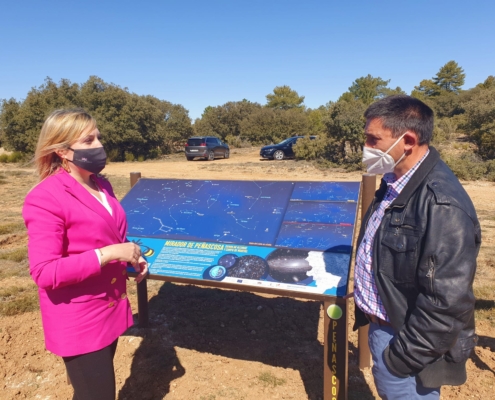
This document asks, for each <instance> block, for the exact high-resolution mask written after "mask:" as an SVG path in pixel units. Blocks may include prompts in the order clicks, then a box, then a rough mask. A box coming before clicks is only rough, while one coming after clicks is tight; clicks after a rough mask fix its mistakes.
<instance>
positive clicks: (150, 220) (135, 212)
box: [121, 179, 294, 246]
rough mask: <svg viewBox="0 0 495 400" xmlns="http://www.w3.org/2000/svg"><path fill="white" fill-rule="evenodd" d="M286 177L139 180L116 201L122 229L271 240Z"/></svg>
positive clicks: (288, 185)
mask: <svg viewBox="0 0 495 400" xmlns="http://www.w3.org/2000/svg"><path fill="white" fill-rule="evenodd" d="M293 186H294V183H292V182H269V181H210V180H205V181H199V180H165V179H141V180H140V181H139V182H138V183H137V184H136V185H135V186H134V187H133V188H132V189H131V191H130V192H129V193H128V194H127V195H126V196H125V197H124V199H123V200H122V202H121V203H122V206H123V207H124V209H125V211H126V214H127V219H128V225H129V228H128V234H129V235H133V236H146V237H157V238H168V239H187V240H205V241H210V242H211V241H213V242H222V243H239V244H250V243H255V244H261V245H268V246H270V245H273V244H274V243H275V238H276V235H277V233H278V230H279V228H280V224H281V223H282V219H283V216H284V213H285V210H286V207H287V204H288V202H289V199H290V195H291V193H292V189H293Z"/></svg>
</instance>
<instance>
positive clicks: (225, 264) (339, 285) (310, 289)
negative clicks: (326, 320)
mask: <svg viewBox="0 0 495 400" xmlns="http://www.w3.org/2000/svg"><path fill="white" fill-rule="evenodd" d="M359 188H360V183H359V182H283V181H218V180H171V179H141V180H139V181H138V183H137V184H136V185H135V186H134V187H133V188H132V189H131V190H130V191H129V193H128V194H127V195H126V196H125V197H124V199H122V202H121V204H122V206H123V207H124V209H125V211H126V214H127V219H128V224H129V228H128V238H129V240H132V241H135V242H136V243H138V244H139V245H140V246H141V248H142V251H143V254H144V255H145V257H146V258H147V260H148V262H149V264H150V273H151V274H156V275H162V276H169V277H179V278H190V279H198V280H214V281H223V282H229V283H235V284H239V285H250V286H266V287H271V288H274V289H276V288H279V289H284V290H291V291H296V292H303V293H318V294H327V295H333V296H342V295H345V294H346V292H347V282H348V274H349V266H350V259H351V250H352V248H351V246H352V239H353V233H354V224H355V219H356V213H357V209H358V198H359Z"/></svg>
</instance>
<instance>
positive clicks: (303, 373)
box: [0, 148, 495, 400]
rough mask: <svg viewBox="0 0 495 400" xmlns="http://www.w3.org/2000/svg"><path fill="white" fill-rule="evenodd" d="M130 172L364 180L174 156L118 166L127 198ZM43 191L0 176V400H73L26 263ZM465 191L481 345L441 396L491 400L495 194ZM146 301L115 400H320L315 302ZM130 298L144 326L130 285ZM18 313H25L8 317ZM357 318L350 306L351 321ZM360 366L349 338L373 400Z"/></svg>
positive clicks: (260, 298)
mask: <svg viewBox="0 0 495 400" xmlns="http://www.w3.org/2000/svg"><path fill="white" fill-rule="evenodd" d="M133 171H139V172H141V173H142V176H143V177H150V178H187V179H240V180H328V181H357V180H361V174H360V173H345V172H339V171H328V170H327V171H320V170H318V169H316V168H314V167H313V166H311V165H310V164H308V163H305V162H297V161H294V160H284V161H280V162H275V161H262V160H260V159H259V157H258V149H254V148H253V149H239V150H233V151H232V154H231V158H230V159H228V160H215V161H213V162H206V161H201V160H198V161H193V162H187V161H185V158H184V156H183V155H174V156H170V157H168V158H166V159H164V160H161V161H151V162H142V163H137V162H136V163H112V164H110V165H108V166H107V168H106V169H105V171H104V172H105V173H106V174H107V176H108V178H109V180H110V182H111V183H112V184H113V186H114V189H115V191H116V193H117V196H118V197H119V198H122V196H123V195H124V194H125V193H126V192H127V190H128V189H129V173H130V172H133ZM35 182H36V178H35V177H34V175H33V170H32V169H31V168H28V167H25V166H19V165H0V215H1V220H0V221H1V222H0V260H1V262H2V268H0V306H1V309H0V311H2V312H1V313H0V378H2V381H1V382H0V399H17V398H19V399H22V398H28V399H70V398H72V390H71V387H70V386H69V385H67V383H66V375H65V368H64V365H63V363H62V361H61V359H60V358H58V357H57V356H55V355H53V354H50V353H49V352H47V351H46V350H45V348H44V342H43V332H42V328H41V320H40V314H39V311H38V310H37V304H36V288H35V286H34V284H33V282H32V281H31V279H30V277H29V273H28V264H27V260H26V259H25V246H26V233H25V229H24V228H23V226H22V218H21V215H20V211H21V207H22V202H23V198H24V196H25V194H26V193H27V192H28V190H29V189H30V188H31V187H32V186H33V185H34V183H35ZM463 185H464V187H465V188H466V190H467V191H468V193H469V194H470V196H471V198H472V199H473V202H474V204H475V206H476V209H477V211H478V216H479V218H480V221H481V223H482V229H483V246H482V250H481V254H480V256H479V259H478V260H479V265H478V272H477V276H476V280H475V285H474V287H475V292H476V294H477V297H478V302H477V310H476V316H477V331H478V335H479V336H480V340H479V343H478V345H477V347H476V349H475V352H474V353H473V355H472V356H471V359H470V360H469V361H468V381H467V383H466V384H465V385H463V386H461V387H443V388H442V394H441V398H442V399H466V398H475V399H490V398H494V395H493V392H494V382H495V274H494V272H495V243H494V242H495V184H493V183H487V182H463ZM148 290H149V299H150V327H149V328H146V329H141V328H138V327H133V328H130V329H129V330H128V331H127V332H126V333H125V334H124V335H123V336H122V337H121V338H120V339H119V345H118V348H117V354H116V356H115V370H116V378H117V393H118V399H119V400H124V399H128V400H133V399H139V400H140V399H143V400H146V399H150V400H151V399H165V398H166V399H171V400H174V399H177V400H183V399H197V400H221V399H246V400H250V399H253V400H260V399H263V400H264V399H315V400H316V399H322V398H323V373H322V372H323V324H322V315H323V314H322V312H323V311H322V307H321V304H320V303H319V302H315V301H306V300H298V299H293V298H286V297H277V296H271V295H260V294H253V293H248V292H238V291H231V290H219V289H210V288H204V287H200V286H191V285H180V284H171V283H166V284H164V283H163V282H159V281H149V282H148ZM128 292H129V298H130V299H131V303H132V306H133V310H134V313H135V314H134V316H135V319H136V320H137V304H136V288H135V284H134V283H133V282H130V283H129V286H128ZM16 302H17V303H16ZM15 307H18V308H19V307H20V308H22V307H25V310H27V312H23V313H18V314H16V315H10V314H15V311H12V310H15V309H16V308H15ZM353 308H354V303H353V301H352V299H351V300H350V301H349V310H350V311H351V310H353ZM9 310H10V311H9ZM29 310H31V311H29ZM350 315H351V317H350V319H349V323H350V326H351V325H352V322H353V319H352V312H350ZM357 363H358V354H357V334H356V333H355V332H352V330H351V327H350V329H349V399H360V400H365V399H373V398H375V396H376V391H375V388H374V384H373V380H372V376H371V371H370V369H369V368H368V369H365V370H363V371H361V370H359V368H358V364H357Z"/></svg>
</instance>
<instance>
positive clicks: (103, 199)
mask: <svg viewBox="0 0 495 400" xmlns="http://www.w3.org/2000/svg"><path fill="white" fill-rule="evenodd" d="M96 187H97V189H98V193H99V194H100V196H101V199H100V198H99V197H98V196H95V195H94V194H93V193H91V195H92V196H93V197H94V198H95V199H96V200H98V201H99V202H100V204H101V205H102V206H103V207H105V208H106V209H107V211H108V212H109V213H110V215H113V210H112V207H110V204H109V203H108V199H107V196H106V195H105V192H103V191H102V190H101V189H100V187H99V186H98V185H96ZM95 253H96V256H97V257H98V262H99V263H100V265H101V254H100V250H98V249H95Z"/></svg>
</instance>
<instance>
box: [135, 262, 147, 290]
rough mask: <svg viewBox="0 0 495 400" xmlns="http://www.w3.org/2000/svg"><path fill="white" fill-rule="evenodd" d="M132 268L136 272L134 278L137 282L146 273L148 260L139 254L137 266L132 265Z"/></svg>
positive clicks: (144, 276)
mask: <svg viewBox="0 0 495 400" xmlns="http://www.w3.org/2000/svg"><path fill="white" fill-rule="evenodd" d="M134 269H135V270H136V272H137V273H138V275H137V276H136V277H135V278H134V280H135V281H136V282H137V283H139V282H141V281H142V280H143V279H144V278H146V275H148V262H147V261H146V260H145V259H144V258H143V257H142V256H141V257H139V261H138V266H137V267H134Z"/></svg>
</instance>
